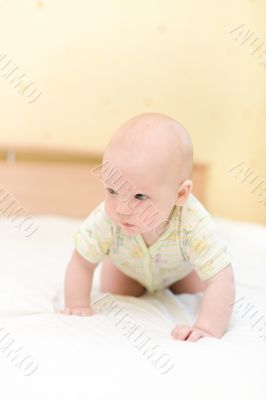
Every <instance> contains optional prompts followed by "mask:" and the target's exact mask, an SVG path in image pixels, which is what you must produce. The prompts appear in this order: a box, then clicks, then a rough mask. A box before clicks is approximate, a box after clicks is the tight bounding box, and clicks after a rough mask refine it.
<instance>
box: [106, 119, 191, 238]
mask: <svg viewBox="0 0 266 400" xmlns="http://www.w3.org/2000/svg"><path fill="white" fill-rule="evenodd" d="M191 163H192V145H191V141H190V138H189V136H188V135H187V133H186V132H185V131H184V128H183V127H181V125H180V124H178V123H177V122H176V121H175V120H173V119H170V118H168V117H165V116H163V115H161V114H156V113H151V114H149V113H148V114H143V115H140V116H137V117H134V118H133V119H130V120H129V121H127V122H126V123H125V124H124V125H122V127H121V128H119V130H118V131H117V133H116V134H115V135H114V137H113V138H112V140H111V141H110V143H109V145H108V146H107V149H106V150H105V153H104V157H103V165H104V167H103V170H102V177H101V179H102V182H103V184H104V186H105V190H106V195H105V210H106V213H107V215H108V216H109V218H110V219H111V220H113V221H114V222H115V223H116V224H117V225H119V226H121V228H122V229H123V230H124V231H125V233H126V234H128V235H137V234H147V236H149V234H151V236H154V235H155V236H160V234H161V233H162V232H163V231H164V230H165V228H166V227H167V225H168V221H169V217H170V215H171V212H172V211H173V209H174V206H175V205H176V204H177V205H179V206H180V205H182V202H184V201H185V199H186V196H187V195H188V194H189V190H190V189H191V187H190V188H189V186H186V189H185V191H184V189H183V188H184V186H185V183H184V180H186V179H187V176H189V175H190V169H191V165H192V164H191ZM185 182H191V181H187V180H186V181H185Z"/></svg>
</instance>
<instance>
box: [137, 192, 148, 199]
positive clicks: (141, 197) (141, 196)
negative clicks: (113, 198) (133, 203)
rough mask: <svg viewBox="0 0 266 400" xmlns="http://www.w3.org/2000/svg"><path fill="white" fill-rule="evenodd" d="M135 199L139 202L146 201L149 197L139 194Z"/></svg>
mask: <svg viewBox="0 0 266 400" xmlns="http://www.w3.org/2000/svg"><path fill="white" fill-rule="evenodd" d="M135 198H136V199H138V200H146V199H147V198H148V196H146V194H142V193H137V194H135Z"/></svg>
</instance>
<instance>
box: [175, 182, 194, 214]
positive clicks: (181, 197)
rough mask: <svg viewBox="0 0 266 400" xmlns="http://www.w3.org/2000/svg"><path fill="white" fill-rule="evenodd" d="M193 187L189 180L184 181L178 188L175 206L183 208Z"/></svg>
mask: <svg viewBox="0 0 266 400" xmlns="http://www.w3.org/2000/svg"><path fill="white" fill-rule="evenodd" d="M192 187H193V182H192V181H191V180H189V179H187V180H185V181H184V182H183V183H182V184H181V185H180V187H179V189H178V197H177V200H176V205H177V206H179V207H180V206H183V204H184V203H185V201H186V199H187V198H188V196H189V194H190V192H191V190H192Z"/></svg>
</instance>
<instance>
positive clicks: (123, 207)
mask: <svg viewBox="0 0 266 400" xmlns="http://www.w3.org/2000/svg"><path fill="white" fill-rule="evenodd" d="M116 212H117V214H125V215H130V214H131V213H132V210H131V209H130V207H129V205H128V202H127V201H121V200H120V201H119V200H118V201H117V203H116Z"/></svg>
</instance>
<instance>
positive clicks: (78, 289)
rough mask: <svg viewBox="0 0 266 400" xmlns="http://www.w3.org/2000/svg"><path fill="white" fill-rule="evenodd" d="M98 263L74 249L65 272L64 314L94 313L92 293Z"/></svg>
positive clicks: (84, 314) (82, 314)
mask: <svg viewBox="0 0 266 400" xmlns="http://www.w3.org/2000/svg"><path fill="white" fill-rule="evenodd" d="M96 266H97V264H93V263H91V262H89V261H87V260H86V259H85V258H84V257H82V256H81V255H80V254H79V253H78V252H77V250H74V251H73V254H72V257H71V259H70V261H69V263H68V266H67V269H66V274H65V282H64V284H65V285H64V286H65V308H64V310H63V311H62V313H63V314H74V315H81V316H86V315H92V314H94V310H93V309H92V307H91V304H90V293H91V286H92V280H93V273H94V270H95V268H96Z"/></svg>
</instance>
